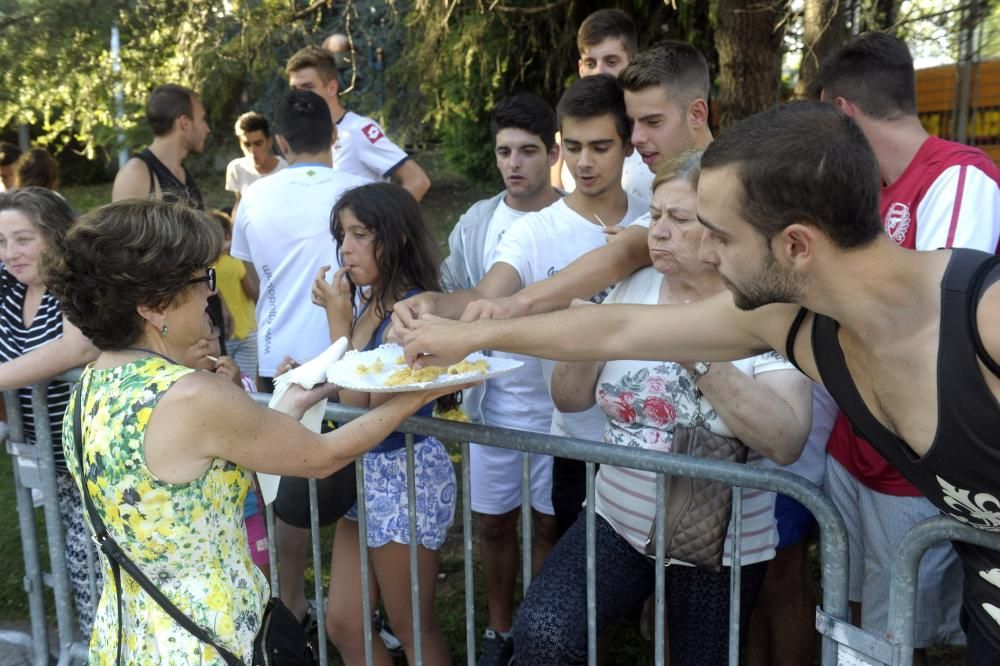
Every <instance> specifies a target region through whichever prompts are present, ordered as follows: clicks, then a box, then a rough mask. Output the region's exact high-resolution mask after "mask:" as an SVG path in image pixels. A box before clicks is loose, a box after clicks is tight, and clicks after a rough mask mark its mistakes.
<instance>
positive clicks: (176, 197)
mask: <svg viewBox="0 0 1000 666" xmlns="http://www.w3.org/2000/svg"><path fill="white" fill-rule="evenodd" d="M136 157H138V158H139V159H140V160H142V161H143V162H144V163H145V164H146V167H147V168H148V169H149V195H150V196H153V193H154V192H156V183H157V182H159V183H160V189H161V190H162V191H163V198H164V199H166V200H168V201H183V202H184V203H186V204H188V205H189V206H191V207H192V208H197V209H198V210H205V201H204V199H202V196H201V190H199V189H198V184H197V183H195V182H194V176H192V175H191V174H190V173H189V172H188V170H187V169H185V168H184V167H183V166H182V167H181V168H182V169H184V180H185V181H186V182H184V183H182V182H181V181H179V180H178V179H177V176H175V175H174V174H173V172H171V171H170V169H168V168H167V165H166V164H164V163H163V162H161V161H160V160H159V158H158V157H157V156H156V155H154V154H153V151H151V150H150V149H149V148H146V149H145V150H144V151H142V152H141V153H139V154H138V155H136ZM154 178H155V180H154Z"/></svg>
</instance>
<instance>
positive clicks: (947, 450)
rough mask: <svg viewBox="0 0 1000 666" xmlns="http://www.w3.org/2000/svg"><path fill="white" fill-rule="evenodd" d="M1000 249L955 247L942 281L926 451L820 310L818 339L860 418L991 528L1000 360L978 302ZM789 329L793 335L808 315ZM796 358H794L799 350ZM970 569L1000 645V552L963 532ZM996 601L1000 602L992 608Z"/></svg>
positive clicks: (922, 481) (859, 425) (968, 602)
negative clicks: (908, 437)
mask: <svg viewBox="0 0 1000 666" xmlns="http://www.w3.org/2000/svg"><path fill="white" fill-rule="evenodd" d="M998 266H1000V257H994V256H993V255H990V254H987V253H985V252H979V251H976V250H958V249H956V250H952V256H951V259H950V260H949V262H948V267H947V269H946V270H945V273H944V277H943V278H942V281H941V330H940V337H939V340H938V345H939V348H938V362H937V380H938V425H937V432H936V433H935V436H934V441H933V442H932V443H931V447H930V449H928V451H927V453H926V454H925V455H924V456H923V457H919V456H917V455H916V454H915V453H913V451H912V449H910V447H909V446H908V445H907V444H906V442H905V441H903V440H902V439H900V438H899V437H897V436H896V435H895V434H894V433H893V432H891V431H890V430H889V429H887V428H886V427H885V426H883V425H882V424H881V423H880V422H879V421H878V419H876V418H875V416H874V415H873V414H872V413H871V412H870V411H869V410H868V407H867V406H866V405H865V403H864V401H863V400H862V398H861V395H860V394H859V393H858V390H857V387H856V386H855V384H854V380H853V379H852V378H851V375H850V372H849V370H848V368H847V363H846V362H845V360H844V355H843V351H842V350H841V348H840V342H839V341H838V339H837V329H838V327H839V324H838V323H837V322H836V321H834V320H833V319H831V318H830V317H826V316H823V315H818V314H817V315H815V319H814V321H813V328H812V348H813V355H814V356H815V359H816V367H817V369H818V371H819V375H820V378H821V379H822V380H823V384H824V385H825V386H826V389H827V391H829V392H830V395H831V396H833V398H834V400H836V401H837V404H838V405H839V406H840V409H841V410H842V411H843V412H844V414H846V415H847V418H848V419H849V420H850V421H851V423H852V425H853V426H854V428H855V429H856V430H857V431H858V432H859V433H860V434H861V435H862V436H863V437H865V438H866V439H867V440H868V441H869V442H871V443H872V445H873V446H874V447H875V449H876V450H877V451H878V452H879V453H880V454H882V456H884V457H885V459H886V460H888V461H889V463H890V464H891V465H893V466H894V467H895V468H896V469H898V470H899V471H900V472H901V473H902V474H903V475H904V476H905V477H906V478H907V479H909V481H910V482H911V483H912V484H913V485H915V486H916V487H917V488H918V489H919V490H920V491H921V492H922V493H924V495H926V496H927V499H929V500H930V501H931V503H933V504H934V505H935V506H936V507H937V508H938V509H940V510H941V511H942V512H944V513H945V514H947V515H949V516H951V517H953V518H956V519H957V520H960V521H961V522H963V523H966V524H969V525H972V526H973V527H977V528H980V529H984V530H989V531H1000V499H998V498H1000V404H998V402H997V399H996V398H995V397H994V396H993V393H992V392H991V391H990V389H989V386H988V385H987V384H986V381H985V380H984V379H983V375H982V372H981V370H980V368H979V365H978V364H977V362H976V361H977V358H978V359H981V360H982V361H983V363H984V364H985V365H986V366H987V367H988V368H989V369H990V370H991V371H992V372H993V373H994V374H996V375H997V376H1000V365H998V364H997V363H996V362H995V361H994V360H993V359H992V358H990V356H989V354H987V353H986V351H985V349H983V346H982V341H981V340H980V336H979V330H978V327H977V324H976V306H977V305H978V303H979V298H980V296H981V294H982V291H983V289H984V288H985V286H987V285H989V284H991V283H992V281H995V280H996V279H997V278H1000V270H997V269H998ZM804 315H805V311H804V310H803V311H800V312H799V316H797V317H796V319H795V322H794V323H793V324H792V328H791V330H790V331H789V336H788V340H789V344H788V347H787V349H788V351H789V356H790V357H791V356H792V352H791V350H792V343H793V342H794V340H795V336H796V333H797V332H798V329H799V326H800V325H801V323H802V320H803V318H804ZM791 360H792V362H793V363H794V359H791ZM954 546H955V550H956V551H957V553H958V555H959V557H960V558H961V560H962V565H963V569H964V571H965V589H964V593H965V594H964V608H965V611H966V612H967V613H968V618H969V620H971V621H972V622H974V623H976V624H977V625H978V628H979V629H980V630H981V632H982V634H983V635H985V636H988V637H990V640H991V642H992V643H993V644H994V646H995V647H997V648H998V649H1000V575H998V576H997V580H995V581H994V582H993V583H991V582H989V578H992V577H993V575H992V574H990V572H991V570H993V569H996V570H997V571H996V574H1000V552H997V551H994V550H990V549H986V548H981V547H979V546H974V545H971V544H966V543H962V542H957V541H956V542H954ZM987 606H989V607H990V608H992V609H994V610H993V611H991V610H990V609H989V608H987Z"/></svg>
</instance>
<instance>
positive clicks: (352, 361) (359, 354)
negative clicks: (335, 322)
mask: <svg viewBox="0 0 1000 666" xmlns="http://www.w3.org/2000/svg"><path fill="white" fill-rule="evenodd" d="M402 356H403V348H402V347H400V346H399V345H396V344H391V345H382V346H381V347H379V348H378V349H372V350H370V351H350V352H347V353H346V354H344V357H343V358H341V359H340V360H339V361H337V362H336V363H333V364H332V365H330V366H329V367H327V370H326V380H327V381H328V382H330V383H332V384H336V385H337V386H340V387H342V388H346V389H350V390H352V391H365V392H366V393H401V392H403V391H420V390H423V389H426V388H435V387H438V386H454V385H456V384H465V383H468V382H470V381H478V380H480V379H489V378H490V377H496V376H497V375H502V374H506V373H508V372H511V371H512V370H516V369H517V368H519V367H521V366H522V365H524V363H523V362H522V361H518V360H515V359H512V358H494V357H493V356H484V355H483V354H481V353H479V352H473V353H472V354H469V355H468V356H467V357H466V358H465V359H464V360H466V361H470V362H475V361H479V360H482V359H486V363H487V366H488V368H489V371H488V372H486V373H482V372H464V373H461V374H456V375H450V374H447V372H445V373H443V374H441V375H438V376H437V378H435V379H434V380H432V381H426V382H412V383H409V384H399V385H396V386H386V385H385V382H386V380H387V379H388V378H389V376H390V375H392V374H393V373H395V372H397V371H399V370H403V369H405V368H406V367H407V366H406V363H403V362H401V360H400V359H401V357H402ZM377 361H381V362H382V369H381V371H378V372H376V371H374V370H373V369H372V366H374V365H375V364H376V362H377ZM362 366H363V367H364V368H367V369H368V370H367V372H362V371H361V367H362Z"/></svg>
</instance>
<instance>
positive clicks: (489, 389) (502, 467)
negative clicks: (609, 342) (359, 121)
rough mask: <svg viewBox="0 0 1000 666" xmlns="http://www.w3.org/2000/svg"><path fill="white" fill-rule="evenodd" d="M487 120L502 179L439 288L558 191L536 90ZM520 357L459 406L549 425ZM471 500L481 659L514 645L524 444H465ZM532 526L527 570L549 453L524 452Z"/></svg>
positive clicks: (534, 370)
mask: <svg viewBox="0 0 1000 666" xmlns="http://www.w3.org/2000/svg"><path fill="white" fill-rule="evenodd" d="M490 127H491V130H492V134H493V137H494V154H495V155H496V162H497V169H498V170H499V171H500V174H501V176H503V180H504V185H505V186H506V188H505V189H504V190H503V191H502V192H500V193H499V194H497V195H496V196H493V197H490V198H489V199H484V200H483V201H479V202H477V203H476V204H474V205H473V206H472V207H471V208H469V210H468V211H466V213H465V214H464V215H462V217H461V218H460V219H459V221H458V223H457V224H456V225H455V228H454V229H453V230H452V232H451V234H450V235H449V237H448V245H449V250H450V251H449V255H448V258H447V259H446V260H445V261H444V262H443V263H442V265H441V281H442V285H443V286H444V288H445V289H446V290H448V291H458V290H463V289H471V288H473V287H475V286H476V285H477V284H478V283H479V281H480V280H482V279H483V277H484V276H485V275H486V271H487V270H488V269H489V267H490V265H491V264H492V263H493V261H494V258H495V256H496V251H497V246H498V245H499V244H500V241H501V239H502V238H503V236H504V234H505V233H506V232H507V230H508V229H509V228H510V227H511V225H513V224H514V223H515V222H516V221H517V220H518V219H520V218H521V217H522V216H524V215H526V214H528V213H532V212H535V211H539V210H542V209H543V208H546V207H548V206H550V205H551V204H553V203H555V202H556V201H558V200H559V198H560V196H561V195H560V193H559V192H558V191H557V190H556V189H555V188H553V187H552V186H551V185H549V182H548V173H549V168H550V167H551V166H552V164H553V163H554V162H555V160H556V159H557V158H558V155H559V147H558V144H557V143H556V140H555V136H556V114H555V112H554V111H553V110H552V107H551V106H549V104H548V103H547V102H546V101H545V100H543V99H542V98H540V97H538V96H537V95H533V94H531V93H522V94H519V95H514V96H513V97H509V98H507V99H503V100H501V101H499V102H498V103H497V105H496V107H495V108H494V109H493V114H492V118H491V122H490ZM518 358H519V359H521V360H523V361H524V363H525V365H524V366H522V367H521V368H519V369H518V370H516V371H515V372H513V373H511V374H509V375H505V376H503V377H497V378H496V379H491V380H489V381H487V382H486V384H485V386H483V387H482V389H479V388H478V387H477V388H474V389H472V390H469V391H465V395H464V397H463V402H462V404H463V408H464V409H465V411H466V412H467V413H468V414H469V416H470V418H472V419H473V420H474V421H477V422H482V423H485V424H486V425H490V426H499V427H508V428H517V429H520V430H531V431H535V432H548V431H549V421H550V419H551V417H552V409H551V403H550V402H549V397H548V389H547V387H546V386H545V385H544V383H543V381H542V375H541V372H540V371H539V360H538V359H535V358H531V357H518ZM470 451H471V456H470V457H471V462H472V493H473V497H472V508H473V510H474V511H476V512H477V521H478V523H479V536H480V540H481V553H482V558H483V568H484V574H485V578H486V600H487V605H488V607H489V628H488V629H487V630H486V635H485V637H484V639H483V643H484V644H483V652H482V656H481V657H480V660H481V663H483V664H491V663H504V664H506V663H507V661H508V660H509V658H510V653H511V651H512V650H513V645H512V644H511V643H510V642H509V641H505V640H504V638H505V637H504V636H503V634H504V633H506V632H509V630H510V622H511V615H512V613H513V602H514V586H515V581H516V579H517V572H518V570H519V566H518V557H519V553H520V550H519V548H518V545H517V521H518V516H519V514H520V511H519V510H518V509H519V507H520V504H521V473H520V470H521V465H522V461H523V458H524V455H525V454H523V453H520V452H518V451H511V450H509V449H500V448H494V447H487V446H481V445H479V444H472V445H471V449H470ZM530 465H531V506H532V518H533V520H532V529H533V533H534V535H535V538H534V541H533V546H534V551H535V553H534V554H535V557H534V565H535V570H536V571H537V567H540V566H541V562H542V560H543V559H544V557H545V555H547V554H548V551H549V550H550V549H551V547H552V542H553V540H554V532H555V528H554V524H553V520H552V502H551V498H550V479H551V469H552V458H551V457H550V456H543V455H536V454H531V455H530Z"/></svg>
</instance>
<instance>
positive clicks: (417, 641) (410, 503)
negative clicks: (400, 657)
mask: <svg viewBox="0 0 1000 666" xmlns="http://www.w3.org/2000/svg"><path fill="white" fill-rule="evenodd" d="M413 456H414V453H413V434H412V433H407V435H406V498H407V507H406V509H407V514H408V518H409V523H410V608H411V609H412V612H413V625H412V626H413V655H414V663H415V666H421V665H422V664H423V663H424V646H423V637H422V636H421V635H420V629H421V624H420V561H419V559H418V558H417V545H418V544H417V473H416V464H415V463H414V458H413Z"/></svg>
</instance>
